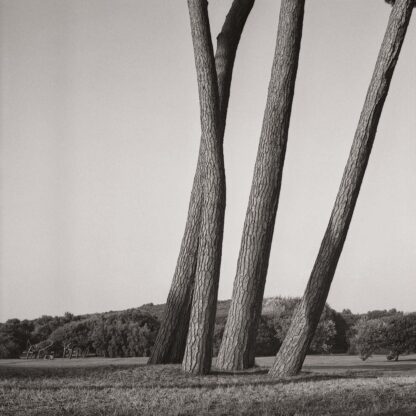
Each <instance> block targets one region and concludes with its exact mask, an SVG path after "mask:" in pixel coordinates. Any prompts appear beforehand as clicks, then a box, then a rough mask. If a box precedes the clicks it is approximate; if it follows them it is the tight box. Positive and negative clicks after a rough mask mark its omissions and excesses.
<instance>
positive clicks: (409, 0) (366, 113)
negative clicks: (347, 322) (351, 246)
mask: <svg viewBox="0 0 416 416" xmlns="http://www.w3.org/2000/svg"><path fill="white" fill-rule="evenodd" d="M413 7H414V0H396V2H395V5H394V6H393V10H392V12H391V15H390V19H389V22H388V26H387V30H386V34H385V36H384V40H383V43H382V45H381V49H380V53H379V56H378V59H377V63H376V66H375V70H374V73H373V77H372V79H371V83H370V86H369V89H368V92H367V97H366V99H365V103H364V107H363V110H362V112H361V116H360V120H359V123H358V127H357V131H356V133H355V137H354V141H353V144H352V147H351V152H350V155H349V158H348V161H347V164H346V167H345V170H344V175H343V177H342V181H341V185H340V187H339V190H338V195H337V198H336V200H335V204H334V207H333V210H332V214H331V218H330V220H329V224H328V227H327V229H326V232H325V235H324V238H323V240H322V243H321V248H320V250H319V254H318V257H317V259H316V261H315V265H314V268H313V270H312V274H311V276H310V278H309V282H308V284H307V287H306V290H305V293H304V295H303V298H302V300H301V302H300V304H299V306H298V307H297V308H296V310H295V313H294V315H293V319H292V323H291V325H290V328H289V331H288V333H287V335H286V337H285V339H284V341H283V344H282V346H281V348H280V350H279V352H278V353H277V356H276V360H275V362H274V364H273V366H272V368H271V370H270V374H271V375H273V376H291V375H295V374H297V373H298V372H299V371H300V369H301V367H302V364H303V361H304V359H305V355H306V352H307V350H308V348H309V345H310V342H311V340H312V338H313V335H314V333H315V330H316V326H317V324H318V321H319V318H320V316H321V313H322V310H323V307H324V305H325V302H326V299H327V296H328V292H329V288H330V286H331V282H332V278H333V276H334V273H335V270H336V267H337V263H338V260H339V257H340V255H341V252H342V248H343V245H344V241H345V238H346V236H347V233H348V228H349V225H350V222H351V218H352V215H353V212H354V207H355V204H356V201H357V198H358V194H359V192H360V187H361V183H362V180H363V177H364V173H365V170H366V167H367V163H368V159H369V157H370V153H371V149H372V146H373V142H374V137H375V135H376V131H377V126H378V122H379V119H380V115H381V112H382V109H383V105H384V101H385V99H386V97H387V93H388V90H389V86H390V81H391V79H392V76H393V72H394V68H395V66H396V62H397V59H398V57H399V53H400V49H401V47H402V44H403V40H404V37H405V34H406V30H407V27H408V24H409V20H410V16H411V13H412V8H413Z"/></svg>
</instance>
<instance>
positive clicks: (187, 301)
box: [149, 0, 254, 364]
mask: <svg viewBox="0 0 416 416" xmlns="http://www.w3.org/2000/svg"><path fill="white" fill-rule="evenodd" d="M253 4H254V0H235V1H234V2H233V4H232V6H231V8H230V11H229V13H228V15H227V17H226V19H225V22H224V25H223V27H222V30H221V32H220V34H219V35H218V37H217V51H216V54H215V67H216V73H217V82H218V94H219V106H220V116H219V119H220V121H219V124H220V125H219V137H220V139H221V141H222V140H223V137H224V130H225V122H226V118H227V109H228V102H229V96H230V87H231V79H232V72H233V67H234V61H235V56H236V52H237V47H238V44H239V41H240V37H241V33H242V31H243V29H244V25H245V23H246V20H247V17H248V15H249V14H250V11H251V9H252V7H253ZM201 172H202V141H201V147H200V151H199V156H198V163H197V168H196V173H195V177H194V183H193V186H192V192H191V199H190V203H189V209H188V218H187V221H186V226H185V232H184V235H183V238H182V244H181V248H180V252H179V256H178V261H177V264H176V269H175V273H174V276H173V280H172V285H171V289H170V292H169V295H168V299H167V301H166V307H165V311H164V315H163V318H162V323H161V327H160V330H159V332H158V335H157V338H156V342H155V347H154V349H153V351H152V355H151V357H150V359H149V364H163V363H179V362H181V361H182V358H183V354H184V351H185V344H186V337H187V334H188V326H189V317H190V313H191V301H192V294H193V286H194V278H195V271H196V262H197V254H198V243H199V230H200V224H201V206H202V192H201Z"/></svg>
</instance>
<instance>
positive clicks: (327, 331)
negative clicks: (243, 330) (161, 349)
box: [0, 297, 416, 359]
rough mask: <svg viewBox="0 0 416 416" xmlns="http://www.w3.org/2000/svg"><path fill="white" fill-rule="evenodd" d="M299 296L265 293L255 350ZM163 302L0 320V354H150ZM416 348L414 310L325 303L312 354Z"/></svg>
mask: <svg viewBox="0 0 416 416" xmlns="http://www.w3.org/2000/svg"><path fill="white" fill-rule="evenodd" d="M299 301H300V299H299V298H290V297H288V298H283V297H276V298H269V299H265V300H264V302H263V312H262V316H261V319H260V323H259V330H258V332H257V337H256V355H257V356H273V355H275V354H276V353H277V352H278V351H279V348H280V346H281V344H282V342H283V340H284V338H285V336H286V333H287V331H288V329H289V327H290V322H291V318H292V315H293V313H294V310H295V308H296V306H297V305H298V303H299ZM229 307H230V301H222V302H219V303H218V308H217V316H216V323H215V329H214V344H213V349H214V351H213V352H214V356H216V355H217V354H218V351H219V347H220V345H221V341H222V337H223V333H224V328H225V323H226V319H227V315H228V310H229ZM163 309H164V305H153V304H148V305H143V306H142V307H140V308H135V309H128V310H125V311H120V312H106V313H101V314H94V315H78V316H75V315H72V314H71V313H66V314H65V315H64V316H55V317H52V316H46V315H44V316H42V317H40V318H37V319H34V320H22V321H20V320H19V319H9V320H8V321H7V322H5V323H2V324H0V358H18V357H20V356H22V354H23V353H24V352H25V351H26V350H27V347H28V345H29V343H30V344H32V345H33V344H38V343H42V342H45V341H49V342H50V341H52V342H53V347H52V349H53V351H54V354H55V356H57V357H59V356H62V354H63V351H64V348H65V346H68V345H71V346H73V347H77V348H79V349H80V350H82V351H84V352H85V354H87V353H89V354H93V355H97V356H102V357H140V356H146V357H147V356H149V355H150V354H151V351H152V348H153V346H154V343H155V339H156V336H157V333H158V330H159V327H160V319H161V316H162V313H163ZM414 351H416V313H411V314H404V313H403V312H399V311H397V310H396V309H391V310H388V311H387V310H374V311H369V312H367V313H366V314H353V313H352V312H351V311H350V310H348V309H347V310H343V311H342V312H337V311H335V310H334V309H332V308H331V307H330V306H328V305H325V308H324V311H323V313H322V316H321V319H320V321H319V324H318V327H317V330H316V333H315V336H314V338H313V340H312V342H311V345H310V347H309V353H311V354H328V353H350V354H358V355H359V356H360V357H361V358H362V359H367V358H368V357H369V356H371V354H374V353H385V354H386V355H387V356H388V358H389V359H397V358H398V356H399V355H400V354H404V353H408V352H414Z"/></svg>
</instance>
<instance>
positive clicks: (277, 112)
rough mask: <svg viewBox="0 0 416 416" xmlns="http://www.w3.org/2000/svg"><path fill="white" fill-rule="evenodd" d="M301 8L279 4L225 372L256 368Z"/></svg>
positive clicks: (222, 356) (224, 351) (220, 362)
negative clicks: (271, 64)
mask: <svg viewBox="0 0 416 416" xmlns="http://www.w3.org/2000/svg"><path fill="white" fill-rule="evenodd" d="M304 4H305V1H304V0H282V2H281V9H280V17H279V27H278V32H277V41H276V50H275V55H274V60H273V66H272V73H271V78H270V83H269V91H268V96H267V103H266V110H265V113H264V119H263V127H262V131H261V136H260V143H259V149H258V153H257V160H256V164H255V167H254V176H253V183H252V187H251V193H250V198H249V203H248V208H247V213H246V219H245V223H244V229H243V236H242V241H241V247H240V254H239V257H238V263H237V273H236V277H235V280H234V289H233V296H232V300H231V306H230V311H229V313H228V319H227V323H226V326H225V331H224V336H223V339H222V343H221V347H220V350H219V354H218V359H217V366H218V367H219V368H221V369H224V370H240V369H244V368H248V367H251V366H253V365H254V353H255V351H254V348H255V340H256V334H257V327H258V323H259V319H260V315H261V308H262V300H263V293H264V285H265V281H266V275H267V268H268V264H269V256H270V248H271V244H272V238H273V231H274V224H275V219H276V212H277V206H278V201H279V193H280V185H281V181H282V172H283V164H284V159H285V152H286V143H287V137H288V130H289V121H290V115H291V109H292V101H293V95H294V89H295V81H296V73H297V67H298V59H299V52H300V43H301V38H302V26H303V14H304Z"/></svg>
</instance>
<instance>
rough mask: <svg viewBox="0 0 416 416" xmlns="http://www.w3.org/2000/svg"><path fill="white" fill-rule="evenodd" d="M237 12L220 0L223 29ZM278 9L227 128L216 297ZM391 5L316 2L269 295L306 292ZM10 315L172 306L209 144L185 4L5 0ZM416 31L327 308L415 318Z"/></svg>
mask: <svg viewBox="0 0 416 416" xmlns="http://www.w3.org/2000/svg"><path fill="white" fill-rule="evenodd" d="M230 3H231V2H230V1H224V0H221V1H220V0H212V1H211V2H210V8H209V10H210V18H211V26H212V32H213V35H214V37H215V35H216V34H217V33H218V31H219V29H220V27H221V24H222V22H223V20H224V17H225V14H226V12H227V10H228V8H229V5H230ZM279 7H280V2H279V1H275V0H258V1H257V2H256V4H255V5H254V8H253V11H252V13H251V15H250V16H249V19H248V22H247V25H246V28H245V31H244V34H243V36H242V39H241V43H240V47H239V50H238V53H237V59H236V64H235V71H234V78H233V84H232V90H231V100H230V108H229V115H228V123H227V129H226V134H225V166H226V175H227V193H228V194H227V212H226V223H225V236H224V247H223V261H222V270H221V281H220V290H219V298H220V299H226V298H230V296H231V292H232V284H233V280H234V275H235V270H236V261H237V255H238V250H239V245H240V238H241V232H242V227H243V222H244V215H245V210H246V207H247V202H248V195H249V192H250V185H251V178H252V173H253V167H254V160H255V157H256V152H257V145H258V139H259V135H260V128H261V122H262V117H263V111H264V107H265V101H266V93H267V85H268V81H269V76H270V69H271V62H272V58H273V51H274V44H275V37H276V31H277V22H278V13H279ZM389 11H390V7H389V6H387V5H386V4H385V3H384V2H383V1H382V0H366V1H362V0H313V1H306V10H305V21H304V31H303V39H302V48H301V54H300V64H299V73H298V77H297V84H296V91H295V99H294V104H293V112H292V121H291V126H290V132H289V142H288V149H287V157H286V164H285V169H284V174H283V185H282V191H281V196H280V206H279V210H278V214H277V223H276V230H275V237H274V241H273V246H272V252H271V259H270V267H269V273H268V278H267V284H266V293H265V295H266V296H276V295H290V296H300V295H301V294H302V293H303V290H304V287H305V285H306V282H307V279H308V278H309V274H310V271H311V269H312V266H313V263H314V260H315V257H316V255H317V252H318V249H319V245H320V242H321V239H322V237H323V233H324V231H325V228H326V225H327V222H328V220H329V216H330V212H331V208H332V204H333V201H334V199H335V196H336V192H337V189H338V185H339V182H340V179H341V176H342V172H343V168H344V165H345V162H346V159H347V156H348V152H349V148H350V145H351V142H352V139H353V136H354V131H355V127H356V124H357V121H358V118H359V113H360V111H361V108H362V104H363V101H364V97H365V94H366V90H367V87H368V84H369V80H370V78H371V74H372V71H373V68H374V64H375V61H376V57H377V53H378V50H379V47H380V44H381V40H382V38H383V33H384V30H385V27H386V24H387V20H388V15H389ZM0 13H1V16H0V19H1V21H0V59H1V62H0V68H1V74H0V76H1V78H0V98H1V102H0V140H1V142H0V152H1V160H0V163H1V172H0V173H1V187H0V208H1V224H0V225H1V229H0V231H1V234H0V245H1V246H0V253H1V254H0V256H1V257H0V273H1V274H0V321H4V320H6V319H8V318H11V317H18V318H34V317H37V316H39V315H42V314H52V315H55V314H63V313H64V312H65V311H71V312H73V313H76V314H78V313H87V312H101V311H107V310H118V309H124V308H129V307H136V306H139V305H141V304H143V303H147V302H153V303H162V302H164V301H165V300H166V296H167V294H168V290H169V287H170V283H171V279H172V275H173V271H174V268H175V264H176V259H177V255H178V251H179V245H180V241H181V237H182V233H183V230H184V225H185V220H186V214H187V207H188V202H189V195H190V189H191V186H192V179H193V174H194V170H195V165H196V160H197V152H198V145H199V136H200V135H199V132H200V126H199V107H198V96H197V85H196V76H195V69H194V61H193V50H192V44H191V37H190V28H189V21H188V11H187V5H186V1H166V0H159V1H156V0H152V1H144V0H143V1H137V0H112V1H110V0H71V1H57V0H26V1H23V0H1V1H0ZM415 45H416V21H415V17H413V20H412V21H411V23H410V27H409V31H408V35H407V38H406V41H405V44H404V47H403V49H402V53H401V56H400V59H399V62H398V65H397V68H396V72H395V74H394V78H393V82H392V85H391V89H390V93H389V96H388V98H387V102H386V105H385V107H384V111H383V114H382V117H381V121H380V125H379V129H378V134H377V137H376V141H375V145H374V150H373V153H372V155H371V158H370V163H369V166H368V169H367V173H366V176H365V179H364V184H363V186H362V189H361V193H360V197H359V199H358V204H357V207H356V211H355V214H354V217H353V220H352V225H351V227H350V231H349V235H348V238H347V241H346V244H345V248H344V251H343V253H342V256H341V259H340V262H339V265H338V269H337V272H336V274H335V279H334V283H333V285H332V288H331V292H330V295H329V303H330V304H331V306H333V307H334V308H336V309H339V310H340V309H342V308H350V309H352V310H353V311H356V312H361V311H366V310H368V309H375V308H379V309H382V308H391V307H396V308H398V309H404V310H406V311H410V310H416V300H415V299H416V298H415V293H416V239H415V236H416V215H415V212H416V168H415V166H416V140H415V139H416V137H415V136H416V134H415V132H416V117H415V114H416V48H415Z"/></svg>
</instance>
